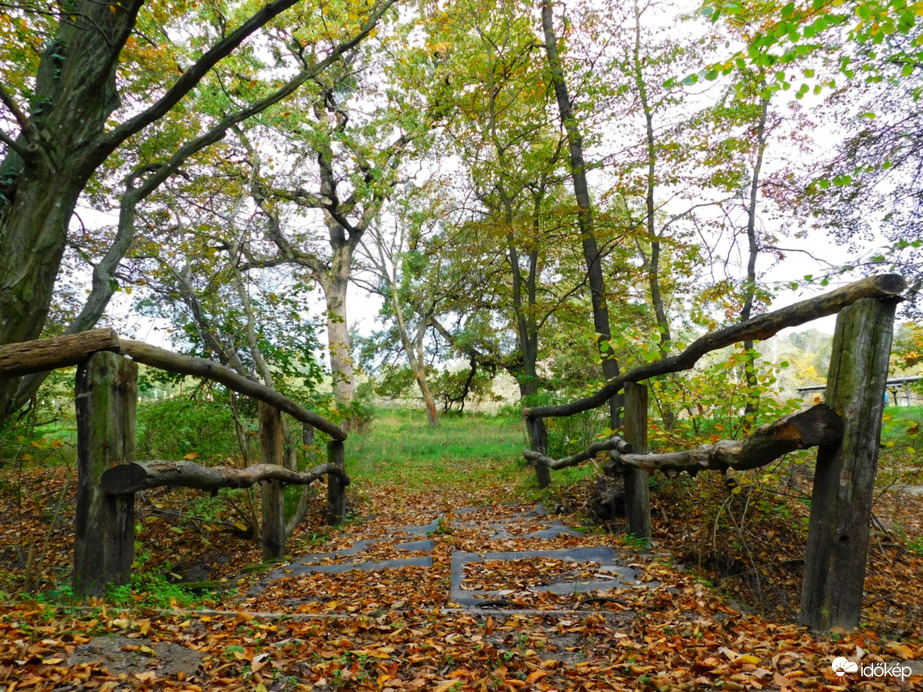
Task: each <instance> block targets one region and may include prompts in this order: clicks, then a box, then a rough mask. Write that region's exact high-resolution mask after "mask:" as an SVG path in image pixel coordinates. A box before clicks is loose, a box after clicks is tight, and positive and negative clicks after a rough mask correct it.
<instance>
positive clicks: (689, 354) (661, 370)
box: [523, 274, 907, 418]
mask: <svg viewBox="0 0 923 692" xmlns="http://www.w3.org/2000/svg"><path fill="white" fill-rule="evenodd" d="M906 286H907V282H906V281H905V280H904V278H903V277H902V276H899V275H898V274H880V275H878V276H870V277H868V278H866V279H862V280H861V281H856V282H854V283H851V284H849V285H847V286H843V287H842V288H838V289H836V290H834V291H830V292H829V293H825V294H824V295H821V296H817V297H816V298H809V299H808V300H803V301H801V302H798V303H795V304H794V305H789V306H788V307H785V308H782V309H781V310H776V311H774V312H767V313H765V314H762V315H758V316H757V317H754V318H752V319H749V320H747V321H746V322H740V323H738V324H735V325H732V326H730V327H726V328H724V329H719V330H718V331H715V332H711V333H710V334H706V335H705V336H703V337H700V338H699V339H696V340H695V341H694V342H692V344H690V345H689V347H688V348H687V349H686V350H685V351H683V352H682V353H679V354H677V355H675V356H670V357H669V358H664V359H662V360H658V361H654V362H653V363H647V364H646V365H641V366H639V367H637V368H633V369H632V370H629V371H628V372H624V373H622V374H621V375H619V376H618V377H614V378H612V379H611V380H609V382H607V383H606V384H605V385H604V386H603V387H602V388H600V389H599V391H597V392H596V394H593V395H591V396H588V397H584V398H583V399H578V400H577V401H573V402H571V403H569V404H558V405H553V406H538V407H535V408H527V409H524V410H523V414H524V415H526V416H528V417H539V418H548V417H558V416H572V415H574V414H575V413H580V412H581V411H588V410H589V409H592V408H598V407H600V406H603V405H605V404H606V403H607V402H608V401H609V399H610V398H612V397H613V396H614V395H615V394H616V393H618V392H619V391H620V390H621V389H622V387H623V386H624V384H625V383H626V382H641V381H642V380H647V379H650V378H652V377H657V376H658V375H667V374H669V373H673V372H681V371H683V370H689V369H690V368H692V367H693V366H694V365H695V364H696V363H697V362H698V360H699V359H700V358H701V357H702V356H704V355H705V354H706V353H710V352H712V351H717V350H718V349H721V348H724V347H725V346H730V345H731V344H736V343H738V342H740V341H747V340H750V339H752V340H754V341H756V340H760V339H768V338H769V337H771V336H772V335H774V334H776V333H777V332H779V331H780V330H782V329H785V328H786V327H795V326H797V325H799V324H804V323H805V322H811V321H812V320H816V319H818V318H820V317H826V316H827V315H833V314H836V313H838V312H839V311H840V310H842V309H843V308H845V307H846V306H848V305H852V304H853V303H855V302H856V301H858V300H862V299H863V298H878V299H887V298H892V299H893V298H897V297H899V296H900V294H901V292H902V291H903V290H904V289H905V288H906Z"/></svg>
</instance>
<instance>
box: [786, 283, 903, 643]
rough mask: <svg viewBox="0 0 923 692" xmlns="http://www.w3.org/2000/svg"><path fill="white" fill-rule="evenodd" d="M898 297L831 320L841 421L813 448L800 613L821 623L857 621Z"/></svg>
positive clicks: (831, 399)
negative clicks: (834, 434)
mask: <svg viewBox="0 0 923 692" xmlns="http://www.w3.org/2000/svg"><path fill="white" fill-rule="evenodd" d="M896 305H897V301H896V300H875V299H869V298H867V299H864V300H861V301H858V302H856V303H854V304H853V305H851V306H849V307H847V308H845V309H843V311H842V312H840V314H839V317H838V318H837V322H836V332H835V334H834V337H833V351H832V355H831V359H830V370H829V372H828V376H827V392H826V402H827V404H828V405H829V406H831V407H832V408H833V409H834V410H836V411H837V413H839V414H840V415H841V416H842V418H843V422H844V426H845V429H844V432H843V438H842V440H841V441H840V442H839V443H836V444H830V445H824V446H822V447H820V448H819V449H818V453H817V469H816V471H815V474H814V491H813V495H812V497H811V518H810V521H809V524H808V543H807V549H806V554H805V570H804V583H803V585H802V591H801V614H800V621H801V623H802V624H804V625H808V626H810V627H812V628H815V629H819V630H828V629H830V628H832V627H842V628H844V629H852V628H854V627H856V626H858V625H859V621H860V615H861V611H862V595H863V583H864V581H865V568H866V557H867V552H868V540H869V521H870V519H871V510H872V500H873V495H874V487H875V474H876V471H877V466H878V445H879V442H880V439H881V419H882V413H883V410H884V394H885V382H886V381H887V379H888V358H889V355H890V353H891V333H892V329H893V326H894V311H895V307H896Z"/></svg>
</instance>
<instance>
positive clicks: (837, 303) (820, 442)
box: [525, 274, 906, 629]
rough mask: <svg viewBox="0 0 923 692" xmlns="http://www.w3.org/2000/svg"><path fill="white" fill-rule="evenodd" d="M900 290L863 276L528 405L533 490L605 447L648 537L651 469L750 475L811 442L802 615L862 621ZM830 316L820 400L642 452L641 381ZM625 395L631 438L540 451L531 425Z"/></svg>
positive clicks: (821, 623) (815, 620)
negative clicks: (580, 390) (573, 392)
mask: <svg viewBox="0 0 923 692" xmlns="http://www.w3.org/2000/svg"><path fill="white" fill-rule="evenodd" d="M905 285H906V284H905V282H904V279H903V278H902V277H900V276H898V275H895V274H885V275H881V276H874V277H870V278H868V279H863V280H862V281H858V282H856V283H853V284H850V285H848V286H844V287H843V288H840V289H837V290H834V291H831V292H829V293H827V294H824V295H822V296H819V297H817V298H813V299H810V300H806V301H802V302H800V303H796V304H795V305H792V306H789V307H787V308H783V309H781V310H777V311H775V312H770V313H766V314H763V315H760V316H758V317H755V318H753V319H751V320H748V321H746V322H742V323H740V324H736V325H733V326H731V327H728V328H726V329H722V330H719V331H716V332H712V333H710V334H706V335H705V336H703V337H701V338H700V339H697V340H696V341H695V342H693V343H692V344H691V345H690V346H689V347H688V348H687V349H686V350H685V351H683V352H682V353H679V354H677V355H675V356H670V357H668V358H664V359H663V360H660V361H656V362H654V363H649V364H646V365H642V366H640V367H638V368H635V369H633V370H630V371H628V372H625V373H623V374H622V375H620V376H619V377H617V378H615V379H613V380H611V381H609V382H608V383H606V384H605V385H604V386H603V387H602V388H601V389H600V390H599V391H598V392H597V393H596V394H594V395H592V396H589V397H586V398H584V399H580V400H578V401H575V402H572V403H570V404H562V405H557V406H543V407H537V408H532V409H526V411H525V415H526V422H527V429H528V430H529V431H530V433H532V435H531V437H532V439H531V446H532V448H531V449H530V450H527V451H526V452H525V456H526V459H527V460H529V462H530V463H532V464H534V465H535V467H536V474H537V478H538V483H539V485H540V486H542V487H544V486H545V485H547V484H548V483H549V482H550V480H551V476H550V473H549V470H550V469H560V468H566V467H568V466H574V465H576V464H579V463H581V462H583V461H586V460H587V459H591V458H594V457H595V456H596V455H597V454H600V453H603V452H607V453H608V455H609V459H608V460H607V461H606V463H605V464H604V468H605V469H606V470H607V473H611V474H613V475H616V474H620V475H622V476H623V477H624V479H625V502H626V516H627V520H628V522H627V523H628V532H629V533H630V534H633V535H634V536H636V537H637V538H640V539H642V540H648V541H649V540H650V536H651V529H650V500H649V495H648V484H647V474H649V473H653V472H654V471H658V470H660V471H663V470H676V471H688V472H689V473H691V474H692V475H694V474H695V473H697V472H698V471H700V470H703V469H716V470H728V469H736V470H747V469H752V468H757V467H759V466H763V465H765V464H768V463H770V462H771V461H774V460H775V459H778V458H779V457H781V456H782V455H784V454H786V453H788V452H791V451H794V450H796V449H805V448H808V447H815V446H816V447H818V456H817V468H816V471H815V476H814V491H813V497H812V502H811V517H810V522H809V527H808V545H807V552H806V556H805V577H804V583H803V588H802V598H801V614H800V620H801V622H802V623H803V624H806V625H810V626H811V627H813V628H816V629H830V628H832V627H842V628H849V629H852V628H854V627H856V626H858V624H859V621H860V615H861V606H862V595H863V583H864V580H865V566H866V559H867V554H868V540H869V523H870V520H871V507H872V498H873V491H874V484H875V475H876V471H877V464H878V445H879V440H880V436H881V421H882V413H883V409H884V399H885V396H884V395H885V383H886V381H887V379H888V358H889V355H890V352H891V336H892V331H893V326H894V314H895V308H896V306H897V303H898V302H899V301H900V294H901V292H902V291H903V290H904V288H905ZM832 314H838V317H837V324H836V331H835V334H834V340H833V354H832V356H831V363H830V370H829V372H828V377H827V390H826V404H824V405H821V406H817V407H814V408H813V409H810V410H808V411H806V412H802V413H799V414H794V415H792V416H787V417H785V418H783V419H780V420H778V421H776V422H774V423H771V424H768V425H765V426H761V428H759V429H758V430H756V431H755V432H754V433H753V434H752V435H751V436H750V437H748V438H746V439H745V440H741V441H724V442H718V443H716V444H714V445H709V446H707V447H702V448H698V449H694V450H689V451H686V452H674V453H670V454H647V453H646V452H647V447H646V445H647V435H646V427H647V417H648V410H647V389H646V387H644V386H643V385H641V384H639V383H640V382H642V381H644V380H647V379H650V378H652V377H656V376H659V375H666V374H670V373H675V372H680V371H682V370H688V369H690V368H692V367H693V366H694V365H695V363H696V362H697V361H698V360H699V359H700V358H701V357H702V356H704V355H705V354H706V353H709V352H711V351H715V350H718V349H720V348H724V347H725V346H730V345H731V344H734V343H738V342H742V341H746V340H764V339H768V338H770V337H772V336H773V335H774V334H776V333H777V332H779V331H780V330H781V329H784V328H786V327H793V326H797V325H800V324H804V323H806V322H809V321H811V320H815V319H818V318H820V317H825V316H827V315H832ZM622 390H624V392H625V395H626V396H625V409H626V410H625V437H626V438H627V439H622V438H621V437H619V436H612V437H611V438H610V439H608V440H603V441H601V442H597V443H594V444H593V445H591V446H590V447H588V448H587V449H586V450H584V451H583V452H578V453H577V454H575V455H573V456H571V457H567V458H565V459H551V458H549V457H548V456H546V450H547V437H545V436H538V435H535V434H534V431H537V430H541V429H544V426H543V425H540V424H539V421H538V419H540V418H542V417H554V416H569V415H573V414H575V413H579V412H581V411H586V410H589V409H591V408H595V407H599V406H603V405H605V404H606V403H607V401H608V400H609V399H610V398H611V397H612V396H614V395H615V394H617V393H618V392H620V391H622ZM639 472H642V475H639ZM643 472H646V473H643Z"/></svg>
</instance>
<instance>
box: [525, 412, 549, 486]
mask: <svg viewBox="0 0 923 692" xmlns="http://www.w3.org/2000/svg"><path fill="white" fill-rule="evenodd" d="M526 430H527V431H528V433H529V444H531V445H532V449H531V451H532V452H535V453H536V454H537V455H538V457H540V458H545V459H547V457H545V453H546V452H547V451H548V428H547V426H546V425H545V421H544V420H543V419H542V418H526ZM526 458H527V459H528V456H526ZM533 465H534V466H535V480H536V482H537V483H538V487H539V488H547V487H548V486H549V485H551V469H550V468H548V465H547V464H533Z"/></svg>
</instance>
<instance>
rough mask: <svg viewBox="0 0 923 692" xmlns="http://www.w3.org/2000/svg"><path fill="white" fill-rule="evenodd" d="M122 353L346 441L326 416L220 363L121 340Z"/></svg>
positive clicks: (338, 428) (128, 340) (120, 351)
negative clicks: (217, 387) (242, 396)
mask: <svg viewBox="0 0 923 692" xmlns="http://www.w3.org/2000/svg"><path fill="white" fill-rule="evenodd" d="M119 353H121V354H122V355H123V356H130V357H131V358H132V359H133V360H136V361H137V362H139V363H144V364H145V365H150V366H152V367H155V368H160V369H161V370H169V371H170V372H175V373H179V374H180V375H192V376H193V377H204V378H205V379H209V380H214V381H215V382H219V383H221V384H223V385H224V386H225V387H227V388H228V389H231V390H233V391H235V392H238V393H239V394H246V395H247V396H251V397H253V398H254V399H259V400H260V401H263V402H265V403H267V404H269V405H271V406H275V407H276V408H277V409H279V410H280V411H284V412H285V413H287V414H288V415H290V416H291V417H292V418H294V419H296V420H299V421H301V422H302V423H307V424H309V425H313V426H314V427H315V428H317V429H318V430H322V431H323V432H325V433H327V434H328V435H330V437H332V438H333V439H334V440H340V441H341V442H342V441H343V440H345V439H346V431H345V430H343V429H342V428H341V427H340V426H338V425H336V424H335V423H331V422H330V421H329V420H327V419H326V418H324V417H323V416H320V415H318V414H317V413H314V411H309V410H308V409H306V408H305V407H304V406H302V405H301V404H299V403H297V402H294V401H292V400H291V399H289V398H288V397H285V396H282V395H281V394H279V392H277V391H276V390H275V389H272V388H271V387H267V386H266V385H264V384H260V383H259V382H256V381H255V380H250V379H247V378H246V377H242V376H240V375H238V374H237V373H236V372H234V371H233V370H231V368H228V367H226V366H224V365H221V364H220V363H216V362H215V361H213V360H208V359H206V358H195V357H193V356H183V355H180V354H179V353H173V351H168V350H167V349H165V348H158V347H157V346H151V345H150V344H146V343H144V342H142V341H132V340H131V339H122V340H121V342H120V347H119Z"/></svg>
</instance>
